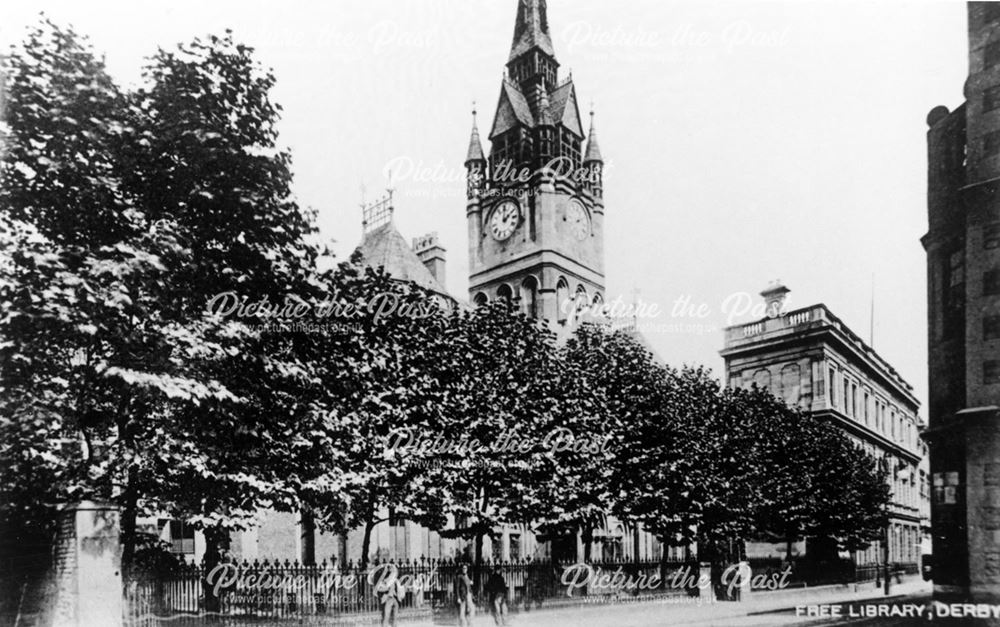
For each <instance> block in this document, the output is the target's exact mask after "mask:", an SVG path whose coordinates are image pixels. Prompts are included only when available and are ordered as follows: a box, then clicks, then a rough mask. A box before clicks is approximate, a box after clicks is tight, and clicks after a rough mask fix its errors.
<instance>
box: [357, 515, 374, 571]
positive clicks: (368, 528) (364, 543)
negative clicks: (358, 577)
mask: <svg viewBox="0 0 1000 627" xmlns="http://www.w3.org/2000/svg"><path fill="white" fill-rule="evenodd" d="M374 528H375V520H374V517H369V518H368V522H366V523H365V537H364V538H363V539H362V540H361V562H360V563H359V566H360V567H361V572H364V571H365V570H366V569H367V568H368V551H369V550H371V544H372V529H374Z"/></svg>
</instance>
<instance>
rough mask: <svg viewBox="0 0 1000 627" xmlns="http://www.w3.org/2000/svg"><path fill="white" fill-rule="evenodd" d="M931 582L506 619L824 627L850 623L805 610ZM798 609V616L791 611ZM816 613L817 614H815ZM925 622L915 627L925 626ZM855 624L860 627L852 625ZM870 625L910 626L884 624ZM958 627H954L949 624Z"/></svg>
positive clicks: (515, 623) (909, 590) (565, 626)
mask: <svg viewBox="0 0 1000 627" xmlns="http://www.w3.org/2000/svg"><path fill="white" fill-rule="evenodd" d="M930 593H931V584H930V583H929V582H925V581H923V580H921V579H919V578H914V579H911V580H908V581H904V582H903V583H902V584H895V583H894V584H893V586H892V590H891V591H890V597H888V598H887V597H885V595H884V594H883V592H882V590H881V589H878V588H876V587H875V584H874V583H865V584H856V585H855V584H851V585H840V586H821V587H817V588H798V589H794V590H782V591H777V592H757V593H754V594H752V595H751V597H750V598H749V599H748V600H746V601H743V602H739V603H734V602H716V603H704V602H702V603H699V602H698V601H699V600H698V599H689V598H665V599H660V600H654V601H641V602H635V603H629V602H622V603H615V604H609V605H590V606H588V605H583V606H575V607H566V608H559V609H541V610H536V611H533V612H523V613H518V614H513V615H511V616H510V617H509V619H508V625H510V627H533V626H536V625H538V626H540V625H545V626H552V627H589V626H594V627H608V626H610V627H661V626H664V625H697V626H699V627H714V626H719V627H730V626H733V627H757V626H771V625H776V626H777V625H826V624H837V625H842V624H851V623H849V622H847V621H848V620H849V618H848V617H846V613H847V611H846V610H845V615H844V616H840V617H831V616H818V615H815V616H808V615H806V613H807V612H808V607H809V606H817V607H819V606H830V605H836V604H844V605H845V606H846V605H847V604H854V605H856V606H858V607H860V606H861V605H876V604H877V603H878V602H879V601H882V602H890V603H892V604H894V605H900V604H903V603H908V602H909V600H910V599H916V598H923V597H926V598H927V599H928V601H926V602H928V603H929V597H930ZM796 608H799V609H798V612H797V611H796ZM816 613H817V614H818V613H819V610H818V609H817V610H816ZM927 622H928V621H927V620H923V621H921V622H919V623H917V624H921V625H926V624H927ZM493 624H494V622H493V619H492V617H490V616H488V615H479V616H476V617H475V619H474V620H473V625H474V626H477V627H478V626H482V627H485V626H487V625H493ZM857 624H860V623H857ZM870 624H873V625H874V624H879V625H881V624H896V625H906V624H912V623H907V622H895V623H890V622H885V623H870ZM950 624H951V625H954V626H956V627H957V625H959V624H964V623H956V622H951V623H950Z"/></svg>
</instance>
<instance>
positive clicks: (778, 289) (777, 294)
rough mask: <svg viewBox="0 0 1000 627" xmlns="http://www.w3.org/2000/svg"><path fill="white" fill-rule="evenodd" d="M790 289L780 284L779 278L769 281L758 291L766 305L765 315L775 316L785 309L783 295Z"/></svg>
mask: <svg viewBox="0 0 1000 627" xmlns="http://www.w3.org/2000/svg"><path fill="white" fill-rule="evenodd" d="M790 291H791V290H790V289H788V288H787V287H785V286H784V285H782V284H781V280H780V279H779V280H775V281H773V282H771V284H770V285H768V286H767V287H766V288H764V291H763V292H761V293H760V295H761V296H763V297H764V304H765V305H766V310H765V312H766V315H767V317H768V318H777V317H778V316H780V315H781V313H782V311H784V309H785V295H786V294H788V292H790Z"/></svg>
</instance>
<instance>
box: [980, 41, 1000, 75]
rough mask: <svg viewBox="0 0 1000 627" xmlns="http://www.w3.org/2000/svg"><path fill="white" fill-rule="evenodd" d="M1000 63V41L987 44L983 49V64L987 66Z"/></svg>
mask: <svg viewBox="0 0 1000 627" xmlns="http://www.w3.org/2000/svg"><path fill="white" fill-rule="evenodd" d="M997 63H1000V41H994V42H993V43H990V44H987V45H986V48H984V49H983V65H984V66H985V67H987V68H990V67H993V66H994V65H997Z"/></svg>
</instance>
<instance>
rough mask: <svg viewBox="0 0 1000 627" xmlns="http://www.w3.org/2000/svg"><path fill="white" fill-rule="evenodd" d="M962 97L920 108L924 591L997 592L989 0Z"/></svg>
mask: <svg viewBox="0 0 1000 627" xmlns="http://www.w3.org/2000/svg"><path fill="white" fill-rule="evenodd" d="M965 98H966V101H965V102H964V103H963V104H962V105H961V106H959V107H958V108H956V109H955V110H954V111H950V112H949V111H948V109H947V108H945V107H936V108H934V109H933V110H932V111H931V112H930V113H929V114H928V116H927V124H928V126H929V127H930V129H929V130H928V132H927V144H928V175H927V183H928V185H927V205H928V226H929V228H928V232H927V234H926V235H925V236H924V237H923V239H922V243H923V245H924V249H925V250H926V252H927V304H928V307H927V309H928V320H927V322H928V336H927V340H928V357H929V364H928V371H929V375H930V382H929V383H930V403H929V405H930V407H929V429H928V430H927V432H926V433H925V438H926V439H927V442H928V444H929V446H930V456H931V474H932V502H931V520H932V530H933V551H934V556H933V563H934V572H933V578H934V585H935V593H936V594H938V595H939V596H959V597H965V598H968V597H972V598H980V599H986V600H990V601H991V602H993V603H996V602H998V601H1000V3H994V2H970V3H969V77H968V79H967V81H966V84H965Z"/></svg>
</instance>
